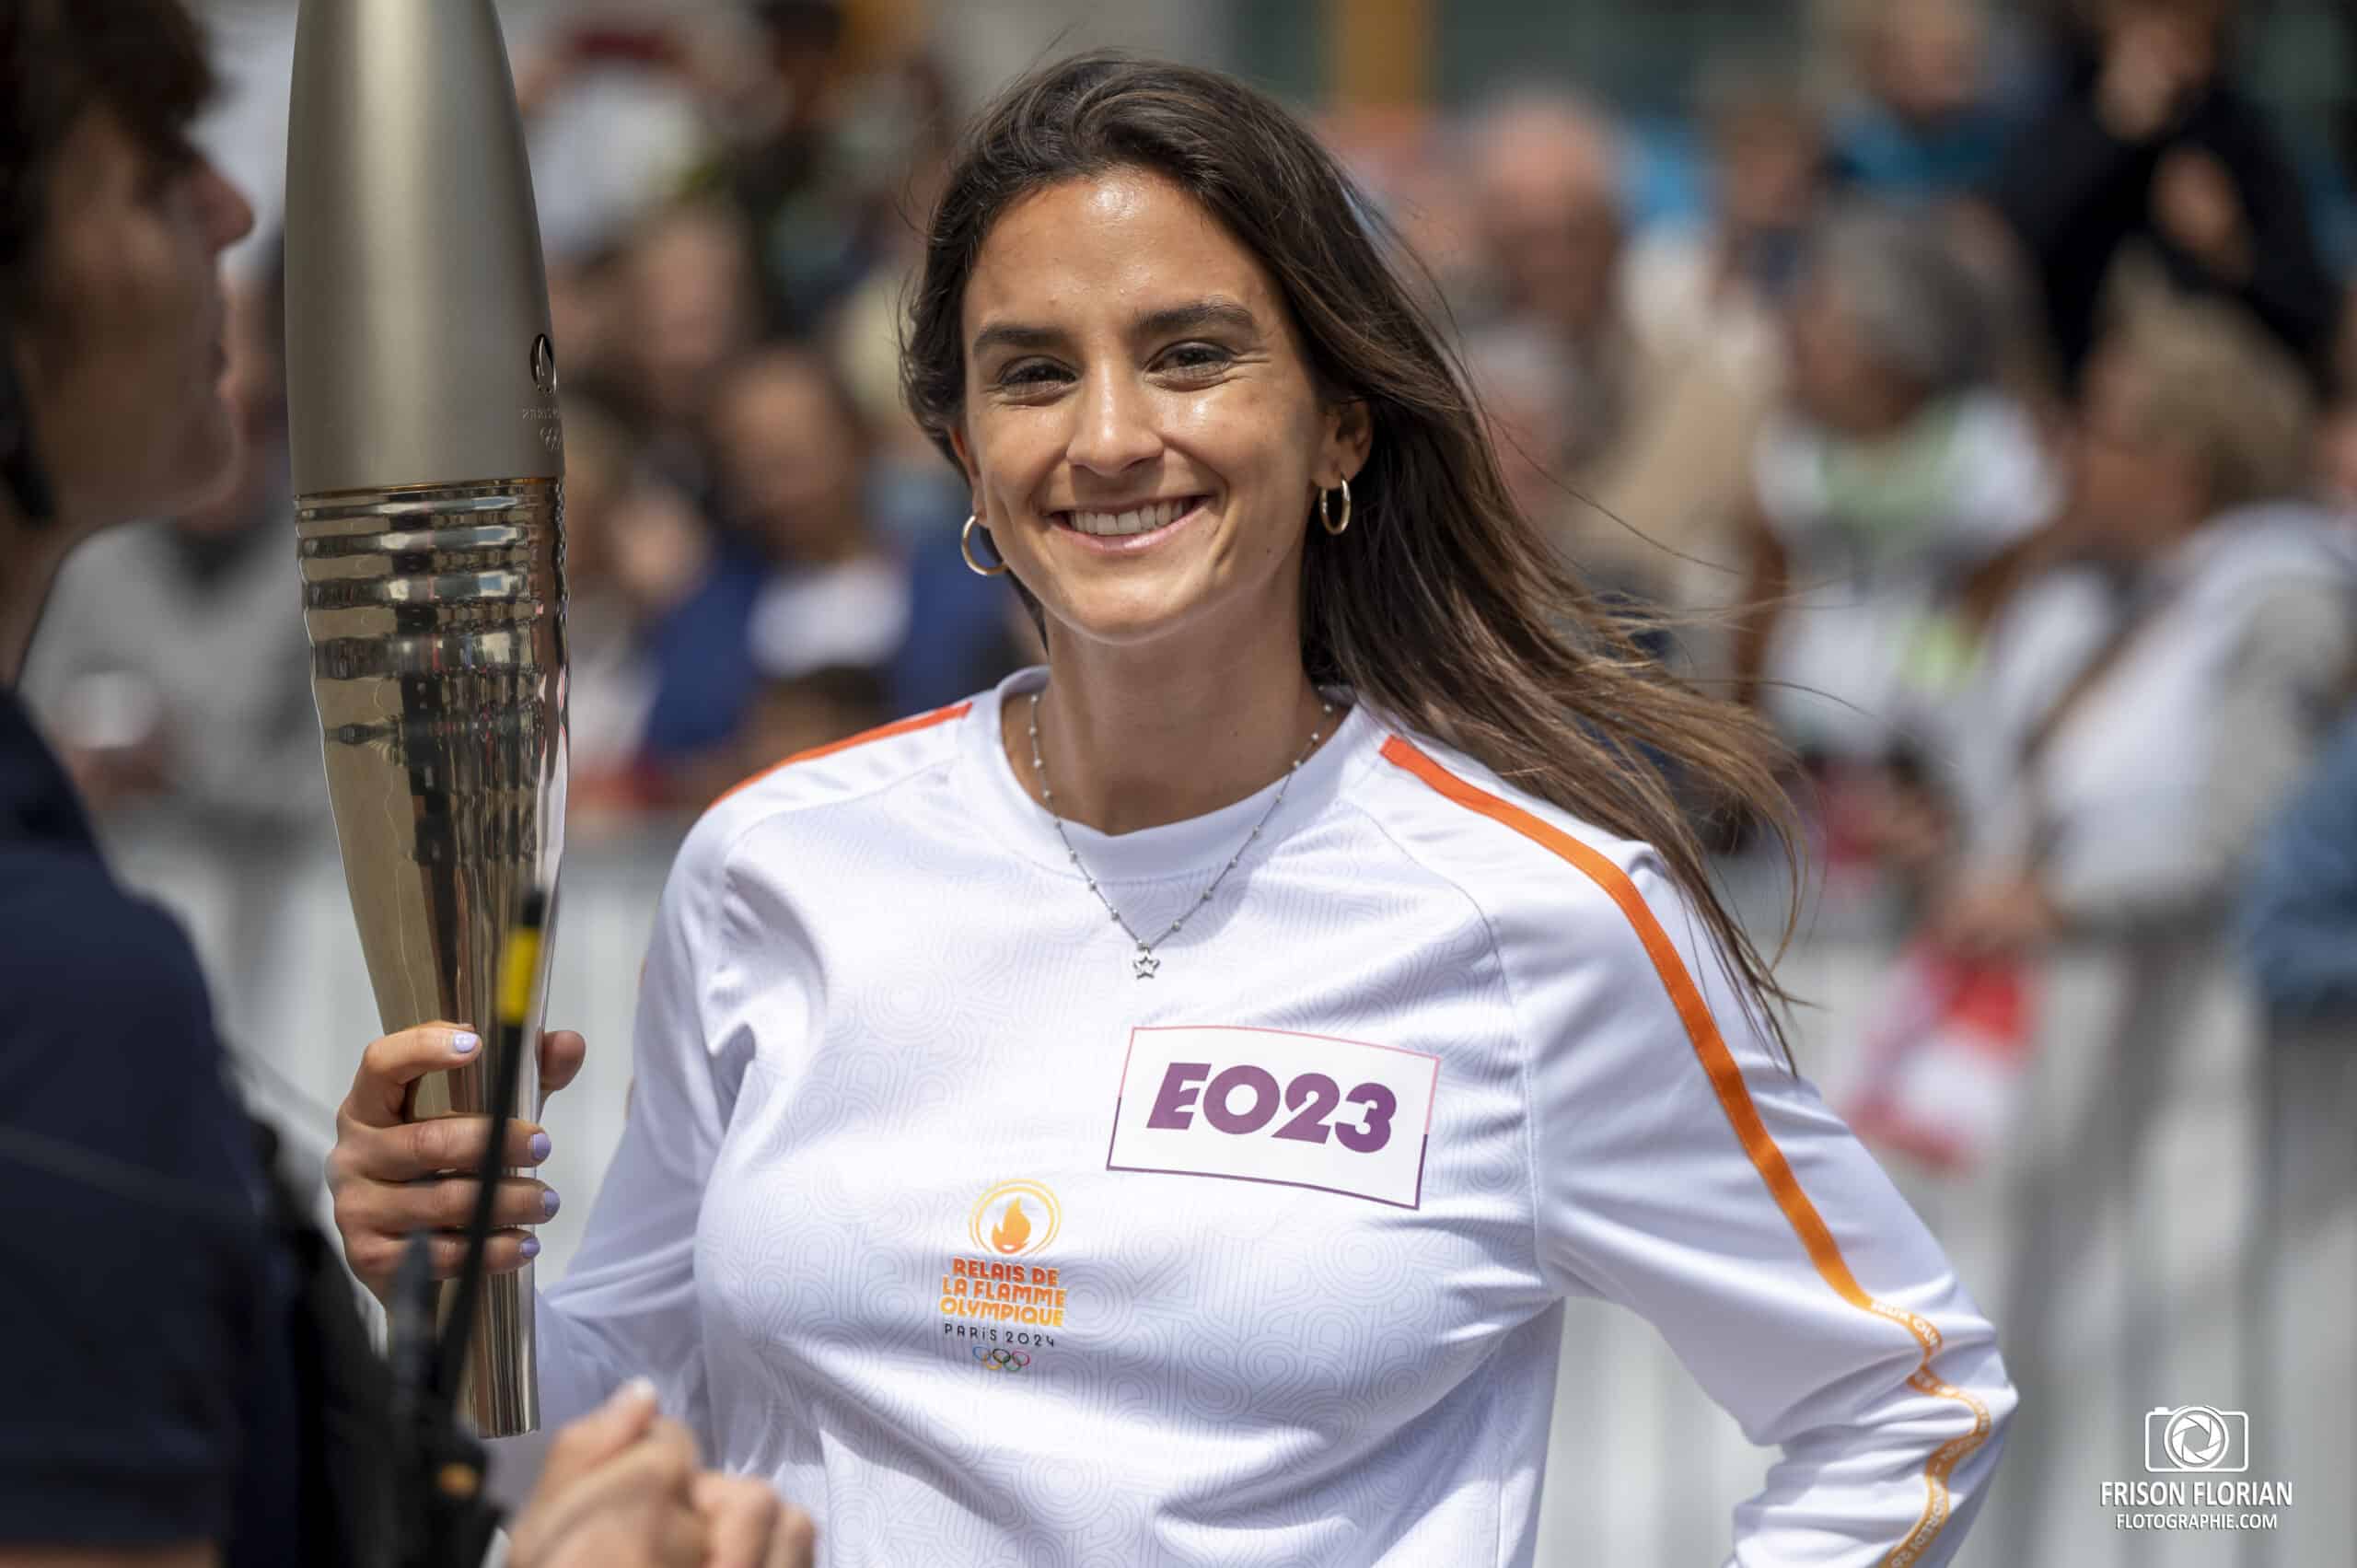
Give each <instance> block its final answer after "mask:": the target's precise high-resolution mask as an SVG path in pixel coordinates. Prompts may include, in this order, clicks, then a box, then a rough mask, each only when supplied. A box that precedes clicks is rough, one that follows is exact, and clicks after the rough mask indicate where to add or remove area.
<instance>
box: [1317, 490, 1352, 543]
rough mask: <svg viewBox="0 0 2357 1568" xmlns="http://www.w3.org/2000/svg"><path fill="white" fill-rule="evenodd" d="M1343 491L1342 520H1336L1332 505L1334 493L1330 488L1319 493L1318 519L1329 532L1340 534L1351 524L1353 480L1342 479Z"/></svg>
mask: <svg viewBox="0 0 2357 1568" xmlns="http://www.w3.org/2000/svg"><path fill="white" fill-rule="evenodd" d="M1341 491H1342V519H1341V521H1340V522H1336V521H1335V520H1334V511H1333V505H1332V502H1333V496H1334V493H1333V492H1332V491H1330V490H1321V491H1319V492H1318V521H1319V522H1320V523H1322V524H1324V525H1325V527H1326V531H1327V532H1328V533H1329V534H1339V533H1341V531H1342V530H1343V529H1345V528H1349V527H1350V526H1351V482H1350V481H1349V480H1347V479H1346V480H1344V481H1342V483H1341Z"/></svg>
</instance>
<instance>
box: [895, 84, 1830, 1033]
mask: <svg viewBox="0 0 2357 1568" xmlns="http://www.w3.org/2000/svg"><path fill="white" fill-rule="evenodd" d="M1115 168H1142V169H1145V170H1148V171H1151V172H1153V173H1155V174H1156V175H1158V176H1160V177H1162V178H1164V179H1166V180H1170V181H1171V182H1173V183H1174V184H1176V185H1177V186H1179V189H1181V190H1183V191H1185V192H1188V193H1189V194H1190V195H1191V196H1192V197H1193V198H1194V199H1195V200H1196V201H1197V202H1199V203H1202V205H1203V207H1204V208H1205V209H1206V210H1208V211H1209V212H1210V213H1212V214H1213V215H1214V216H1215V217H1217V218H1218V219H1219V220H1220V221H1221V222H1222V223H1223V224H1225V226H1226V228H1227V231H1228V233H1229V234H1231V235H1233V236H1234V237H1235V238H1237V240H1238V241H1239V242H1241V243H1242V244H1243V245H1244V246H1245V248H1246V249H1248V250H1250V251H1251V252H1252V253H1253V254H1254V255H1255V256H1257V257H1258V258H1259V259H1260V262H1261V264H1262V265H1263V266H1265V267H1267V268H1268V269H1269V271H1270V273H1271V274H1272V275H1273V276H1274V278H1275V279H1276V282H1277V285H1278V287H1279V289H1280V290H1281V291H1282V292H1283V297H1284V300H1285V303H1286V305H1287V307H1288V308H1290V309H1291V310H1292V312H1293V317H1294V320H1295V324H1296V325H1297V327H1298V328H1299V331H1300V336H1301V339H1302V341H1303V343H1304V344H1305V346H1306V351H1307V353H1308V355H1309V360H1310V366H1311V369H1312V371H1313V372H1314V373H1315V375H1316V376H1317V377H1318V383H1319V385H1320V387H1321V388H1322V389H1324V390H1325V392H1326V393H1327V395H1328V396H1329V399H1331V400H1332V401H1337V402H1340V401H1364V403H1365V404H1366V406H1367V410H1368V412H1369V414H1370V416H1371V420H1372V424H1373V426H1374V443H1373V447H1372V450H1371V451H1370V453H1369V455H1368V457H1367V459H1366V464H1365V467H1364V469H1363V470H1361V471H1360V472H1359V474H1358V476H1357V478H1356V480H1355V482H1353V486H1352V490H1353V501H1354V506H1353V514H1352V518H1353V520H1352V526H1351V528H1350V530H1349V532H1348V533H1346V534H1344V535H1342V536H1341V537H1339V538H1337V537H1330V536H1329V535H1328V534H1327V533H1326V531H1325V530H1324V529H1323V528H1309V527H1308V518H1307V517H1306V515H1305V517H1304V518H1303V526H1304V527H1305V528H1306V529H1307V534H1308V544H1307V548H1306V554H1305V560H1304V564H1303V570H1302V648H1301V655H1302V664H1303V666H1304V668H1305V669H1306V672H1307V674H1308V676H1309V678H1310V679H1312V680H1314V681H1316V682H1318V683H1319V684H1321V685H1322V684H1329V683H1330V684H1339V685H1342V686H1346V687H1348V688H1350V689H1351V690H1352V691H1354V692H1356V693H1357V694H1358V695H1360V696H1362V697H1364V698H1366V699H1367V700H1369V701H1371V702H1373V703H1376V705H1377V706H1378V707H1380V708H1382V709H1385V710H1387V711H1388V712H1389V713H1391V714H1395V715H1397V716H1398V717H1399V718H1400V719H1402V720H1404V721H1405V722H1407V723H1408V724H1410V725H1411V726H1415V727H1416V728H1418V729H1421V730H1422V731H1423V732H1424V733H1426V734H1429V735H1432V736H1434V737H1435V738H1438V739H1440V740H1442V741H1445V742H1446V743H1447V744H1448V745H1451V746H1453V747H1456V748H1457V749H1458V750H1461V751H1463V752H1465V753H1467V754H1468V755H1469V756H1472V757H1474V758H1477V759H1479V760H1480V761H1481V762H1482V763H1483V764H1485V765H1486V766H1488V767H1489V768H1491V769H1492V771H1494V772H1496V773H1497V774H1498V775H1499V776H1500V777H1502V778H1504V779H1506V780H1508V781H1509V782H1511V783H1513V784H1515V785H1516V786H1518V787H1520V788H1522V789H1526V790H1527V791H1529V792H1530V793H1531V794H1533V795H1536V796H1539V797H1541V798H1542V799H1545V800H1548V801H1550V802H1552V803H1553V804H1554V805H1556V806H1559V807H1562V808H1563V809H1564V810H1566V811H1569V812H1571V813H1573V815H1574V816H1577V817H1579V818H1581V819H1584V820H1586V821H1589V822H1593V823H1595V824H1596V825H1597V826H1599V827H1602V828H1604V829H1606V830H1609V831H1611V832H1613V833H1616V834H1619V835H1620V836H1622V837H1625V838H1630V839H1637V840H1642V841H1643V842H1648V843H1650V844H1652V845H1653V847H1654V848H1655V851H1656V852H1657V853H1659V854H1660V855H1661V856H1662V858H1663V860H1664V861H1665V862H1666V864H1667V865H1668V867H1669V871H1670V875H1671V877H1673V878H1674V879H1675V880H1676V881H1677V883H1678V887H1679V889H1681V890H1682V891H1683V892H1684V893H1685V894H1686V896H1687V897H1688V898H1689V899H1690V900H1692V901H1693V903H1694V905H1695V907H1696V909H1697V910H1698V911H1699V912H1701V915H1702V917H1703V919H1704V921H1705V923H1707V924H1708V925H1709V927H1710V929H1711V932H1712V935H1713V936H1714V937H1715V938H1716V939H1717V941H1718V943H1719V945H1720V947H1721V950H1722V952H1723V953H1724V955H1725V957H1726V958H1727V961H1728V962H1729V963H1730V964H1731V965H1732V966H1733V968H1734V970H1736V973H1737V975H1738V977H1739V980H1740V981H1741V983H1742V984H1743V986H1744V988H1745V990H1746V992H1747V996H1748V997H1749V998H1751V999H1756V1000H1759V1001H1761V1002H1769V1001H1773V1002H1783V1001H1786V1000H1788V998H1787V997H1786V995H1785V993H1784V992H1783V991H1782V989H1781V988H1780V987H1779V986H1778V985H1777V983H1776V981H1775V979H1774V975H1773V973H1772V966H1771V963H1770V962H1769V961H1768V960H1767V959H1765V958H1762V957H1761V955H1760V952H1759V948H1758V947H1757V946H1756V945H1755V944H1754V943H1753V942H1752V940H1751V938H1750V937H1749V935H1747V934H1746V932H1745V931H1744V929H1743V928H1742V926H1741V925H1740V924H1738V923H1736V919H1735V917H1734V915H1733V914H1732V913H1731V912H1730V911H1729V909H1728V908H1727V905H1726V902H1725V900H1724V899H1723V898H1722V897H1721V896H1720V894H1719V892H1718V889H1716V887H1715V886H1714V885H1713V880H1712V877H1711V875H1710V870H1709V866H1708V863H1707V857H1706V854H1705V852H1704V849H1703V846H1702V842H1701V836H1700V834H1699V833H1698V831H1697V829H1696V826H1695V822H1694V820H1693V819H1692V817H1691V816H1689V811H1691V812H1694V813H1696V814H1701V815H1711V814H1718V813H1729V814H1734V813H1740V814H1742V815H1743V816H1745V817H1747V818H1748V819H1752V820H1756V821H1759V822H1762V823H1765V824H1766V825H1767V826H1768V827H1769V828H1770V829H1771V831H1772V832H1773V834H1774V836H1775V837H1776V839H1777V840H1778V841H1779V842H1781V844H1782V849H1783V852H1784V856H1785V860H1786V865H1787V866H1788V868H1789V869H1791V870H1792V871H1793V872H1794V903H1793V905H1792V909H1793V911H1794V912H1796V911H1797V907H1798V906H1797V898H1798V878H1797V871H1798V865H1799V860H1798V856H1797V854H1796V853H1795V849H1794V844H1795V842H1796V833H1795V830H1794V825H1793V816H1792V809H1791V806H1790V803H1789V802H1788V801H1787V799H1786V798H1785V796H1784V793H1783V791H1782V788H1781V787H1780V786H1779V784H1778V782H1777V765H1778V761H1779V760H1780V758H1781V752H1780V750H1779V749H1778V748H1777V746H1776V744H1775V742H1774V740H1773V739H1772V738H1771V736H1770V735H1769V733H1768V731H1767V730H1766V728H1765V726H1762V725H1761V724H1760V723H1759V720H1758V719H1756V718H1755V717H1753V716H1752V715H1751V714H1748V713H1747V712H1746V711H1744V710H1742V709H1739V708H1737V707H1735V706H1734V705H1732V704H1730V703H1724V702H1721V701H1718V700H1716V699H1713V698H1710V697H1706V696H1703V695H1701V693H1699V692H1697V691H1692V690H1691V689H1689V688H1688V687H1687V686H1685V685H1683V684H1682V683H1680V682H1679V681H1678V680H1677V679H1674V678H1673V677H1671V676H1670V675H1669V674H1668V672H1666V670H1665V669H1663V668H1662V667H1661V665H1660V664H1659V663H1658V662H1657V661H1655V659H1653V658H1651V657H1649V656H1646V655H1645V654H1644V653H1643V651H1641V649H1640V648H1639V647H1638V645H1637V644H1636V643H1635V641H1634V640H1633V638H1632V636H1631V632H1632V630H1633V628H1632V625H1631V622H1629V621H1625V620H1624V619H1622V618H1620V617H1619V616H1617V615H1615V614H1613V613H1612V612H1609V611H1608V610H1606V609H1605V608H1604V607H1603V606H1602V605H1601V604H1600V603H1599V602H1598V601H1597V599H1596V597H1595V596H1594V595H1592V594H1591V593H1590V592H1589V591H1588V590H1587V588H1586V587H1585V586H1584V585H1583V584H1581V583H1580V582H1579V581H1578V580H1577V579H1576V577H1574V576H1573V575H1572V573H1571V572H1570V571H1569V570H1568V569H1566V568H1565V567H1564V566H1563V565H1562V563H1561V562H1560V561H1559V559H1558V557H1557V555H1556V553H1555V552H1554V551H1553V549H1552V548H1551V547H1550V545H1549V544H1548V543H1547V542H1546V540H1544V539H1543V538H1542V537H1541V535H1540V534H1539V532H1538V529H1537V528H1535V527H1534V526H1533V525H1532V524H1531V523H1530V521H1529V520H1528V519H1527V518H1526V517H1523V516H1522V514H1521V513H1520V512H1519V511H1518V510H1517V509H1516V507H1515V503H1514V501H1513V499H1512V497H1511V496H1510V494H1508V492H1507V489H1506V484H1505V481H1504V478H1503V476H1502V475H1501V473H1500V471H1499V466H1498V461H1497V457H1496V454H1495V452H1494V451H1493V450H1492V447H1491V445H1490V441H1489V437H1488V436H1487V435H1486V434H1485V431H1484V428H1483V424H1482V421H1481V419H1480V414H1479V411H1478V410H1477V409H1476V407H1475V405H1474V402H1473V400H1472V398H1471V396H1470V395H1469V391H1468V389H1467V387H1468V384H1467V382H1466V380H1465V378H1464V377H1463V376H1462V375H1461V374H1460V373H1459V371H1458V369H1457V366H1456V365H1455V362H1454V361H1453V360H1452V358H1451V356H1450V355H1449V354H1448V353H1447V352H1446V351H1445V350H1444V349H1443V347H1442V343H1443V338H1442V334H1441V333H1440V331H1438V330H1437V329H1436V328H1435V326H1434V322H1433V321H1432V319H1430V317H1429V316H1428V315H1427V314H1426V313H1425V311H1424V310H1423V308H1422V307H1421V306H1420V305H1419V304H1418V296H1417V295H1416V294H1415V293H1413V292H1411V290H1410V289H1409V288H1408V287H1407V286H1406V285H1405V284H1403V282H1402V281H1401V278H1400V275H1399V273H1398V272H1397V271H1395V269H1394V267H1393V265H1392V263H1391V262H1390V261H1388V260H1387V255H1386V252H1387V250H1388V251H1389V252H1391V253H1392V254H1394V255H1397V256H1399V257H1400V258H1402V259H1403V261H1405V260H1409V253H1408V250H1407V248H1406V246H1405V245H1404V243H1402V242H1401V241H1400V240H1399V237H1398V235H1397V234H1396V232H1394V231H1393V230H1391V229H1390V228H1389V226H1387V225H1386V224H1385V223H1384V222H1383V220H1382V218H1381V216H1380V215H1378V214H1377V213H1376V210H1375V207H1374V205H1373V204H1372V203H1370V202H1369V201H1368V200H1367V198H1366V196H1365V195H1364V192H1361V191H1360V190H1359V189H1358V188H1357V186H1356V185H1355V184H1354V183H1353V181H1352V180H1351V179H1350V177H1349V176H1348V175H1347V174H1345V173H1344V172H1343V171H1342V169H1341V167H1340V166H1339V165H1338V164H1337V163H1336V162H1335V160H1334V158H1333V157H1332V155H1330V154H1329V152H1328V151H1327V150H1326V148H1325V147H1324V146H1323V145H1320V144H1319V143H1318V139H1317V137H1316V136H1314V135H1312V134H1310V132H1309V131H1308V130H1306V128H1305V127H1303V126H1302V125H1301V124H1300V123H1299V122H1297V121H1295V119H1294V118H1293V117H1292V116H1291V115H1290V114H1288V113H1287V112H1286V111H1285V110H1283V108H1281V107H1280V106H1278V105H1277V104H1276V103H1274V102H1273V101H1271V99H1268V98H1266V97H1264V96H1262V95H1261V94H1260V93H1259V92H1256V91H1254V90H1253V89H1252V88H1250V87H1246V86H1245V85H1244V84H1242V83H1241V82H1238V81H1237V80H1235V79H1234V78H1233V77H1229V76H1225V75H1220V74H1219V73H1217V72H1213V71H1205V70H1199V69H1195V68H1192V67H1189V66H1183V65H1174V64H1164V63H1161V62H1157V61H1147V60H1139V59H1135V58H1132V57H1130V56H1128V55H1125V54H1120V53H1116V52H1097V53H1090V54H1084V55H1080V56H1077V57H1074V58H1072V59H1068V60H1064V61H1061V62H1058V63H1055V64H1050V65H1047V66H1044V67H1042V68H1040V69H1039V70H1037V71H1034V72H1033V73H1032V74H1031V75H1028V76H1026V77H1024V78H1023V79H1021V80H1020V81H1018V82H1016V84H1014V85H1013V86H1012V87H1009V88H1007V89H1006V91H1005V92H1004V93H1003V94H1002V95H1001V96H1000V97H999V98H998V99H997V100H996V101H995V102H994V103H993V105H992V106H991V107H989V108H988V109H986V110H983V112H982V113H981V116H980V117H979V118H978V119H977V121H976V122H975V123H974V125H973V127H972V128H971V129H970V131H969V132H968V134H967V136H966V139H965V141H964V144H963V145H962V146H961V147H960V149H959V153H958V159H957V162H956V165H955V167H954V168H952V169H951V171H950V174H949V178H948V181H947V185H946V189H945V190H944V191H943V192H942V195H941V199H940V202H939V203H938V204H937V205H936V207H935V211H934V215H933V220H932V223H931V226H930V228H929V231H928V233H927V235H926V240H925V260H924V270H923V274H922V275H921V277H920V278H919V280H918V283H917V288H916V294H915V297H914V299H913V301H912V305H911V319H910V322H909V328H908V338H907V341H906V343H904V344H903V347H902V354H901V376H902V381H903V386H904V390H905V392H906V395H907V399H908V402H909V406H910V408H911V411H912V412H914V413H915V415H916V417H917V420H918V422H919V423H920V424H923V426H924V427H925V429H926V430H927V431H928V432H929V433H930V434H931V435H932V436H933V439H934V442H935V445H936V446H938V447H940V448H941V450H942V452H943V455H944V456H946V457H947V458H949V459H950V460H951V461H952V462H953V463H955V462H956V461H957V454H956V450H955V448H954V447H952V446H951V444H950V440H949V432H950V430H951V429H952V428H953V427H954V426H955V425H956V424H957V423H958V420H959V419H960V417H961V416H962V414H963V412H964V402H965V385H966V380H965V377H966V366H965V355H964V350H963V340H962V319H961V313H962V310H963V306H964V300H965V292H966V284H967V280H968V279H969V278H970V276H971V275H972V273H973V269H974V263H975V260H976V258H977V257H978V256H979V255H980V254H981V248H982V243H983V241H984V239H985V238H988V236H989V234H990V231H991V228H992V226H993V224H995V223H996V222H997V220H998V218H999V217H1000V215H1003V214H1004V213H1005V212H1006V210H1007V209H1008V208H1009V207H1010V206H1011V205H1013V204H1014V203H1016V202H1017V201H1019V200H1021V199H1022V198H1023V197H1025V196H1027V195H1029V194H1031V193H1032V192H1036V191H1039V190H1042V189H1044V188H1046V187H1048V186H1051V185H1056V184H1061V183H1062V182H1064V181H1067V180H1077V179H1085V178H1088V177H1091V176H1095V175H1097V174H1101V173H1104V172H1107V171H1109V170H1111V169H1115ZM960 471H961V472H962V471H963V470H960ZM1016 586H1017V589H1018V591H1024V590H1022V589H1021V585H1019V584H1018V585H1016ZM1024 598H1025V601H1026V603H1027V604H1028V605H1029V606H1030V608H1031V610H1032V612H1033V614H1034V615H1035V616H1036V615H1038V613H1039V605H1038V601H1037V600H1036V599H1033V598H1031V596H1030V595H1029V593H1028V591H1024ZM1673 779H1675V780H1676V781H1677V783H1676V784H1675V785H1673V784H1672V782H1671V781H1672V780H1673ZM1681 793H1683V795H1684V796H1686V799H1687V801H1688V802H1689V803H1690V804H1681V800H1680V795H1681ZM1790 929H1791V925H1790V916H1789V915H1788V922H1787V926H1786V932H1787V935H1789V933H1790ZM1760 1011H1761V1013H1762V1014H1763V1015H1764V1018H1765V1022H1766V1024H1767V1027H1768V1028H1770V1029H1771V1031H1772V1032H1773V1033H1774V1035H1775V1037H1776V1038H1777V1040H1779V1042H1780V1043H1782V1041H1783V1037H1784V1030H1783V1022H1782V1015H1781V1012H1780V1010H1779V1009H1778V1008H1777V1007H1775V1006H1764V1007H1762V1008H1761V1009H1760ZM1787 1057H1788V1059H1789V1051H1787Z"/></svg>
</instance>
